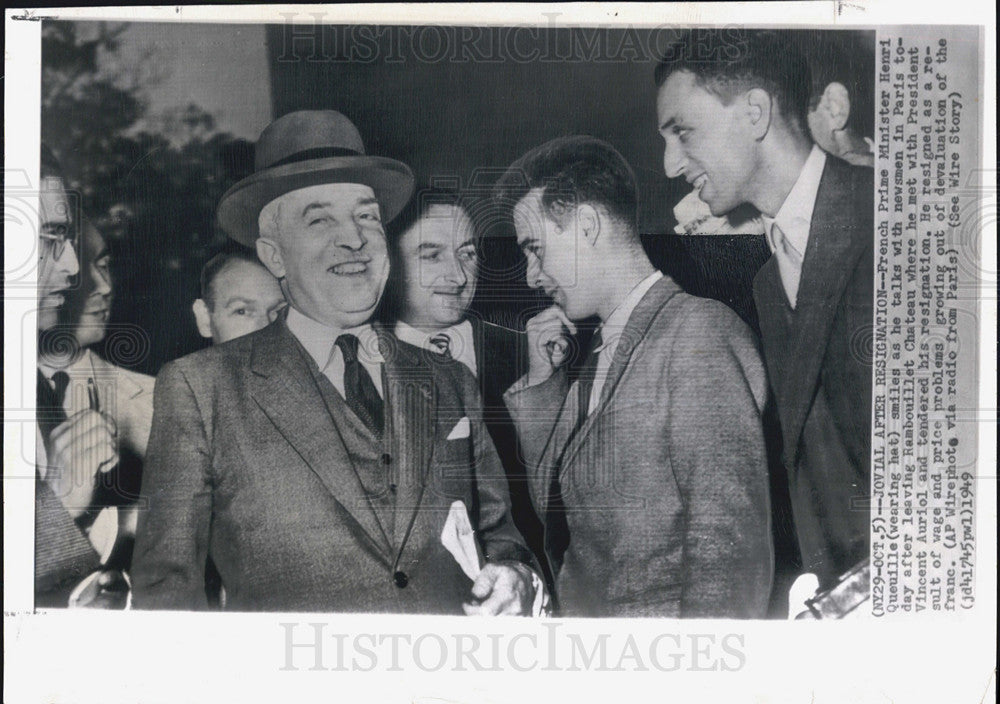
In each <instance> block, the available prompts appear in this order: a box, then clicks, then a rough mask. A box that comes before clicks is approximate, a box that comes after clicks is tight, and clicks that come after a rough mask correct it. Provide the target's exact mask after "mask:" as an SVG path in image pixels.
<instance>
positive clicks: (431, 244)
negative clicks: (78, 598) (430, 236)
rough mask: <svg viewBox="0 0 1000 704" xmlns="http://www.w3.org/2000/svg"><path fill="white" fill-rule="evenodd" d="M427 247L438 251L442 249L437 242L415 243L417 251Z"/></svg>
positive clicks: (422, 250) (423, 250)
mask: <svg viewBox="0 0 1000 704" xmlns="http://www.w3.org/2000/svg"><path fill="white" fill-rule="evenodd" d="M428 249H433V250H437V251H440V250H442V249H444V247H442V246H441V245H439V244H438V243H437V242H421V243H420V244H418V245H417V251H418V252H425V251H427V250H428Z"/></svg>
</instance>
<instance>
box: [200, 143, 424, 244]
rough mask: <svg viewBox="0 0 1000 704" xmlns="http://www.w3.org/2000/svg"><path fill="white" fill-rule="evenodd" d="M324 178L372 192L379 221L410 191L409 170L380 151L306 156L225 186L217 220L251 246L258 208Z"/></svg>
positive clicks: (396, 209) (389, 217) (387, 219)
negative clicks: (351, 184) (357, 184)
mask: <svg viewBox="0 0 1000 704" xmlns="http://www.w3.org/2000/svg"><path fill="white" fill-rule="evenodd" d="M324 183H360V184H361V185H364V186H368V187H369V188H371V189H372V191H374V192H375V198H376V199H377V200H378V203H379V210H380V211H381V215H382V221H383V222H385V223H388V222H390V221H391V220H392V219H393V218H394V217H396V216H397V215H398V214H399V211H401V210H402V209H403V207H404V206H405V205H406V203H407V202H408V201H409V200H410V197H411V196H412V195H413V186H414V179H413V172H412V171H410V167H408V166H407V165H406V164H404V163H402V162H401V161H396V160H395V159H387V158H385V157H380V156H338V157H326V158H323V159H309V160H306V161H298V162H295V163H293V164H284V165H282V166H276V167H273V168H270V169H264V170H263V171H259V172H257V173H255V174H253V175H252V176H248V177H247V178H245V179H243V180H242V181H240V182H239V183H237V184H236V185H235V186H233V187H232V188H230V189H229V190H228V191H226V193H225V195H223V196H222V199H221V200H220V201H219V208H218V212H217V217H218V220H219V225H220V226H221V227H222V229H223V230H224V231H225V233H226V234H227V235H229V237H230V238H232V239H234V240H236V241H237V242H239V243H241V244H244V245H246V246H248V247H253V246H254V242H255V241H256V239H257V237H258V236H259V235H260V232H259V230H258V227H257V221H258V218H259V216H260V211H261V209H262V208H263V207H264V206H265V205H267V204H268V203H270V202H271V201H272V200H274V199H275V198H278V197H279V196H283V195H284V194H286V193H289V192H291V191H295V190H298V189H300V188H308V187H309V186H317V185H320V184H324Z"/></svg>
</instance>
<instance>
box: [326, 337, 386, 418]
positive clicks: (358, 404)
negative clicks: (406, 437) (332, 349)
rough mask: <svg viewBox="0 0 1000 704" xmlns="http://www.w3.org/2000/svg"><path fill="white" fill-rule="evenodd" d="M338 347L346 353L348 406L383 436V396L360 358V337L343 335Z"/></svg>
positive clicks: (345, 389)
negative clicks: (379, 393)
mask: <svg viewBox="0 0 1000 704" xmlns="http://www.w3.org/2000/svg"><path fill="white" fill-rule="evenodd" d="M337 347H339V348H340V351H341V353H342V354H343V355H344V396H345V398H346V400H347V406H348V408H350V409H351V410H352V411H354V413H355V414H356V415H357V416H358V418H360V419H361V420H362V421H363V422H364V424H365V425H366V426H368V429H369V430H371V431H372V432H373V433H374V434H375V435H376V436H379V437H381V435H382V431H383V430H384V428H385V419H384V418H383V415H382V413H383V410H382V397H381V396H379V395H378V390H377V389H376V388H375V383H374V382H373V381H372V378H371V375H370V374H369V373H368V370H367V369H365V367H364V365H363V364H361V361H360V360H359V359H358V338H357V337H355V336H354V335H341V336H340V337H338V338H337Z"/></svg>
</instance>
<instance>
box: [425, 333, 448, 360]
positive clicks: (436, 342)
mask: <svg viewBox="0 0 1000 704" xmlns="http://www.w3.org/2000/svg"><path fill="white" fill-rule="evenodd" d="M429 342H430V343H431V346H432V347H434V349H435V350H436V351H437V352H438V353H439V354H441V355H442V356H444V357H449V358H450V357H451V338H450V337H449V336H448V334H447V333H444V332H439V333H438V334H437V335H435V336H434V337H432V338H431V339H430V340H429Z"/></svg>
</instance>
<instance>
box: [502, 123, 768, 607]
mask: <svg viewBox="0 0 1000 704" xmlns="http://www.w3.org/2000/svg"><path fill="white" fill-rule="evenodd" d="M497 195H498V198H499V199H500V201H501V202H502V203H504V204H507V205H508V206H509V207H512V208H513V221H514V226H515V230H516V233H517V240H518V244H519V245H520V246H521V249H522V251H523V252H524V255H525V257H526V258H527V278H528V285H529V286H531V287H532V288H536V289H542V290H544V291H545V293H546V294H548V295H549V297H550V298H551V299H552V301H553V305H552V306H551V307H550V308H548V309H546V310H545V311H543V312H542V313H540V314H538V315H537V316H535V317H534V318H532V319H531V320H530V321H528V324H527V326H526V331H527V336H528V356H529V367H528V371H527V374H525V375H524V376H523V377H522V378H521V379H519V380H518V382H517V383H515V384H514V386H512V387H511V389H510V390H508V392H507V394H506V397H505V399H506V402H507V405H508V407H509V408H510V411H511V416H512V417H513V418H514V421H515V423H516V426H517V431H518V435H519V438H520V441H521V446H522V448H523V449H524V454H525V459H526V463H527V465H528V468H529V472H530V473H531V480H530V487H531V497H532V501H533V502H534V505H535V507H536V510H537V512H538V514H539V516H541V517H542V519H543V521H544V524H545V550H546V554H547V556H548V558H549V562H550V567H551V569H552V571H553V574H554V575H555V596H556V600H557V602H558V608H559V612H560V613H561V614H562V615H566V616H648V617H654V616H656V617H675V618H677V617H680V618H698V617H704V618H711V617H715V618H722V617H731V618H748V617H763V616H764V615H765V613H766V609H767V603H768V597H769V595H770V591H771V575H772V570H773V555H772V549H771V535H770V509H769V501H768V488H767V461H766V456H765V448H764V438H763V433H762V431H761V423H760V411H761V409H762V407H763V405H764V401H765V399H766V395H767V382H766V379H765V377H764V368H763V365H762V363H761V361H760V357H759V356H758V354H757V351H756V347H755V344H754V340H753V336H752V334H751V333H750V331H749V330H748V329H747V327H746V326H745V325H744V324H743V323H741V322H740V320H739V319H738V318H737V317H736V314H735V313H733V312H732V311H731V310H730V309H729V308H728V307H726V306H725V305H723V304H722V303H719V302H717V301H711V300H708V299H704V298H696V297H694V296H690V295H687V294H685V293H683V292H682V291H681V290H680V288H679V287H678V286H677V284H676V283H674V282H673V280H671V279H670V278H668V277H666V276H664V275H663V274H662V273H661V272H659V271H657V270H656V269H654V267H653V265H652V264H651V263H650V261H649V259H648V257H647V256H646V254H645V252H644V251H643V248H642V244H641V242H640V239H639V235H638V231H637V211H638V196H637V191H636V185H635V177H634V175H633V173H632V170H631V168H630V167H629V166H628V164H627V163H626V162H625V160H624V159H623V157H622V156H621V155H620V154H619V153H618V152H617V151H616V150H615V149H614V148H613V147H611V145H609V144H607V143H605V142H602V141H600V140H598V139H595V138H593V137H585V136H579V137H565V138H561V139H556V140H553V141H551V142H548V143H546V144H543V145H542V146H540V147H537V148H536V149H533V150H531V151H530V152H528V153H527V154H525V155H524V156H522V157H521V158H520V159H518V160H517V161H516V162H514V164H513V165H511V167H510V168H509V169H508V170H507V172H506V174H505V175H504V176H503V177H502V178H501V180H500V181H499V182H498V185H497ZM593 316H596V317H597V318H599V319H600V321H601V325H600V327H599V328H598V331H597V333H595V335H594V339H593V341H592V342H591V351H590V354H589V355H588V356H587V357H588V358H587V361H586V362H584V365H583V368H582V369H581V371H580V377H579V379H578V380H577V381H575V382H573V383H572V384H570V382H569V379H568V376H567V372H566V369H565V365H564V362H565V360H566V355H565V344H566V342H565V341H566V339H567V336H568V335H569V334H573V333H575V332H576V325H577V324H578V323H579V322H581V321H583V320H586V319H588V318H591V317H593Z"/></svg>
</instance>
